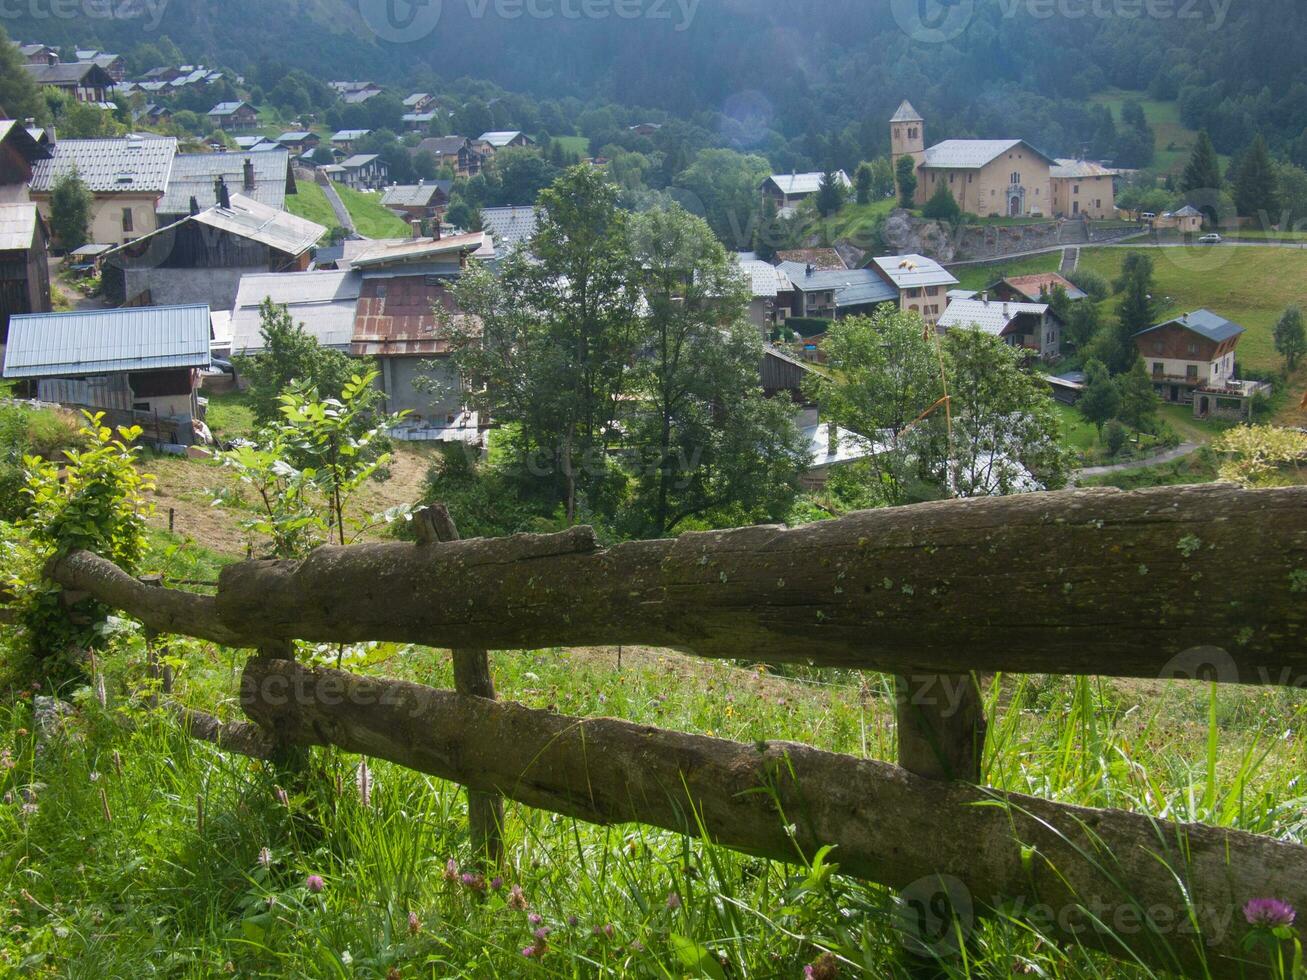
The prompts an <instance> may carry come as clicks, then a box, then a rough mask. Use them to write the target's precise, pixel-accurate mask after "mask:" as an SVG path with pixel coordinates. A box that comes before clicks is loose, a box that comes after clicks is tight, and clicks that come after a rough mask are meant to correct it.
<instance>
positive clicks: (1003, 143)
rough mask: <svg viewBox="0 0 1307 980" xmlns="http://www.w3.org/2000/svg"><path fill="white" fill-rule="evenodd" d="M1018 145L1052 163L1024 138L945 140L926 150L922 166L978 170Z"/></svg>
mask: <svg viewBox="0 0 1307 980" xmlns="http://www.w3.org/2000/svg"><path fill="white" fill-rule="evenodd" d="M1018 146H1024V147H1025V148H1026V149H1027V150H1029V151H1030V152H1031V153H1033V154H1035V155H1036V156H1038V157H1040V158H1041V159H1044V160H1047V161H1048V163H1049V164H1050V165H1052V164H1053V163H1054V161H1053V159H1052V158H1051V157H1049V156H1046V155H1045V154H1044V153H1042V152H1040V151H1039V150H1037V149H1035V148H1034V147H1033V146H1031V145H1030V144H1029V143H1027V142H1026V141H1025V140H945V141H944V142H943V143H936V144H935V145H934V146H932V147H930V148H929V149H928V150H926V162H925V163H923V164H922V166H923V167H929V168H933V169H937V170H979V169H980V168H981V167H983V166H985V165H986V164H988V163H989V162H990V161H991V160H996V159H998V157H1000V156H1002V155H1003V154H1004V153H1007V152H1008V151H1009V150H1012V149H1014V148H1016V147H1018Z"/></svg>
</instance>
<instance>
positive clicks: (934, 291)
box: [926, 286, 939, 296]
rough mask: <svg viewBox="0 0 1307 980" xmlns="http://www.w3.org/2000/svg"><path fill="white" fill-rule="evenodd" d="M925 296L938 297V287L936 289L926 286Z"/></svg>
mask: <svg viewBox="0 0 1307 980" xmlns="http://www.w3.org/2000/svg"><path fill="white" fill-rule="evenodd" d="M926 295H927V296H938V295H939V287H938V286H927V287H926Z"/></svg>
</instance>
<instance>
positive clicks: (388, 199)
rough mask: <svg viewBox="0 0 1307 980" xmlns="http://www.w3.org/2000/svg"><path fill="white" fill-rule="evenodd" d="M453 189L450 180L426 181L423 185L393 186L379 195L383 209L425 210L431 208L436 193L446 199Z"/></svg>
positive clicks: (452, 183)
mask: <svg viewBox="0 0 1307 980" xmlns="http://www.w3.org/2000/svg"><path fill="white" fill-rule="evenodd" d="M453 187H454V182H453V181H452V180H428V181H427V182H426V183H423V184H393V185H392V186H390V187H387V188H386V189H385V191H383V192H382V194H381V206H382V207H384V208H425V207H430V206H431V200H432V198H434V197H435V196H436V194H437V193H442V194H444V195H445V197H446V198H448V197H449V192H450V190H452V189H453Z"/></svg>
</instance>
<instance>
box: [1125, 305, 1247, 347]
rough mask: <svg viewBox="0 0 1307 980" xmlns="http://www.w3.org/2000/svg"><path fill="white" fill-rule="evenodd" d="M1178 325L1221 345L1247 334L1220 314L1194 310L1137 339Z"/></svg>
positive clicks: (1161, 324) (1137, 335) (1142, 332)
mask: <svg viewBox="0 0 1307 980" xmlns="http://www.w3.org/2000/svg"><path fill="white" fill-rule="evenodd" d="M1173 323H1177V324H1179V325H1180V326H1182V327H1184V328H1185V329H1186V330H1192V331H1193V332H1194V333H1196V334H1198V335H1199V336H1200V337H1206V338H1207V339H1208V340H1211V341H1215V342H1216V343H1218V344H1219V343H1221V342H1222V341H1226V340H1230V339H1231V338H1232V337H1238V336H1240V335H1241V334H1244V333H1246V332H1247V331H1245V330H1244V328H1243V327H1241V326H1239V324H1237V323H1234V322H1233V321H1230V320H1227V319H1226V318H1225V317H1223V316H1221V315H1220V314H1219V313H1213V312H1212V311H1211V310H1194V312H1192V313H1186V314H1185V315H1184V316H1178V317H1176V318H1175V319H1173V320H1167V321H1166V322H1165V323H1159V324H1157V326H1155V327H1149V328H1148V329H1147V330H1140V331H1139V333H1137V334H1135V336H1136V337H1142V336H1143V335H1144V334H1146V333H1152V332H1153V331H1154V330H1161V329H1162V328H1163V327H1169V326H1170V325H1171V324H1173Z"/></svg>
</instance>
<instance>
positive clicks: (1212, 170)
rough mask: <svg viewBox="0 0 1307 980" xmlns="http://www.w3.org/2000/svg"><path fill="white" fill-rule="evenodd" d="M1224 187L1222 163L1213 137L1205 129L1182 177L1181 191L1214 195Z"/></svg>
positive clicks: (1199, 136)
mask: <svg viewBox="0 0 1307 980" xmlns="http://www.w3.org/2000/svg"><path fill="white" fill-rule="evenodd" d="M1222 186H1223V179H1222V177H1221V161H1220V159H1219V158H1218V157H1217V155H1216V147H1215V146H1213V145H1212V137H1211V136H1209V135H1208V133H1207V130H1205V129H1204V130H1202V131H1201V132H1199V134H1198V140H1197V142H1195V143H1194V149H1193V153H1192V154H1190V156H1189V162H1188V164H1186V165H1185V168H1184V173H1183V174H1182V175H1181V177H1180V190H1181V191H1182V192H1183V193H1185V194H1190V193H1193V192H1195V191H1199V192H1208V193H1212V194H1214V193H1215V192H1216V191H1218V190H1219V189H1220V188H1221V187H1222Z"/></svg>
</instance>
